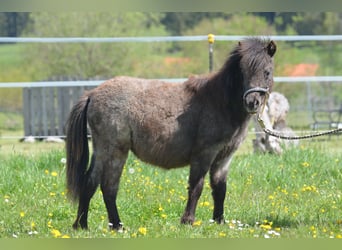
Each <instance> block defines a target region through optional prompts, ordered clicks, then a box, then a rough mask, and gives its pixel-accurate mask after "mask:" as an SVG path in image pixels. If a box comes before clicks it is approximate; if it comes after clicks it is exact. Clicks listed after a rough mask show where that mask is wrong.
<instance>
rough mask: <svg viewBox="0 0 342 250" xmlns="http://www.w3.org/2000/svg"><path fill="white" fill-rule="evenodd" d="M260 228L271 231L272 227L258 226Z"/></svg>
mask: <svg viewBox="0 0 342 250" xmlns="http://www.w3.org/2000/svg"><path fill="white" fill-rule="evenodd" d="M260 228H262V229H265V230H271V229H272V226H271V225H266V224H262V225H261V226H260Z"/></svg>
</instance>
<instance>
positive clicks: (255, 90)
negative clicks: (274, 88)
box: [242, 87, 270, 106]
mask: <svg viewBox="0 0 342 250" xmlns="http://www.w3.org/2000/svg"><path fill="white" fill-rule="evenodd" d="M269 91H270V89H269V88H268V87H267V88H262V87H255V88H251V89H248V90H247V91H246V92H245V93H244V94H243V97H242V98H243V100H246V97H247V96H248V95H249V94H251V93H262V94H265V95H266V100H265V103H264V106H265V104H266V102H267V99H268V96H269V94H270V92H269Z"/></svg>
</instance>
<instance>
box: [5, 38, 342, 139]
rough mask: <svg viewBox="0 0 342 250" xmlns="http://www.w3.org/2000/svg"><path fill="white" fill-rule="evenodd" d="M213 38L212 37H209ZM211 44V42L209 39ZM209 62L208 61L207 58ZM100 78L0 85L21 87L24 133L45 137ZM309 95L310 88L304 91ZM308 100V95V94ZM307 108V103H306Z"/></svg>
mask: <svg viewBox="0 0 342 250" xmlns="http://www.w3.org/2000/svg"><path fill="white" fill-rule="evenodd" d="M244 37H245V36H215V40H217V41H237V40H241V39H243V38H244ZM211 38H212V37H211ZM269 38H270V39H274V40H276V41H342V36H339V35H337V36H269ZM207 39H208V36H182V37H117V38H80V37H76V38H8V37H2V38H1V37H0V43H11V42H15V43H51V42H54V43H83V42H85V43H88V42H97V43H101V42H170V41H184V42H185V41H203V40H207ZM209 43H210V42H209ZM209 61H210V60H209ZM162 80H166V81H184V79H162ZM274 80H275V82H283V83H298V82H305V83H306V85H307V87H308V88H309V87H310V85H309V83H310V82H338V83H342V77H340V76H327V77H275V78H274ZM100 83H101V81H58V82H53V81H48V82H26V83H25V82H19V83H0V88H4V87H5V88H14V87H18V88H23V115H24V133H25V136H35V137H46V136H64V124H65V122H66V119H67V115H68V113H69V111H70V109H71V107H72V105H73V104H74V103H75V101H76V100H77V99H78V98H79V97H80V95H81V94H82V93H83V92H84V91H85V90H87V89H91V88H93V87H95V86H97V85H98V84H100ZM307 93H308V95H310V90H309V91H308V92H307ZM308 100H310V97H309V96H308ZM308 107H310V103H309V102H308Z"/></svg>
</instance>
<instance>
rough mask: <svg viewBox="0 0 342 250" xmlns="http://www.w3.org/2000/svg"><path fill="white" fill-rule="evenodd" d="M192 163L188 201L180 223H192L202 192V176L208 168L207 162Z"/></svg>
mask: <svg viewBox="0 0 342 250" xmlns="http://www.w3.org/2000/svg"><path fill="white" fill-rule="evenodd" d="M199 162H201V161H198V162H196V163H192V164H191V167H190V176H189V187H188V201H187V204H186V207H185V211H184V214H183V216H182V218H181V223H182V224H193V223H194V221H195V211H196V206H197V202H198V199H199V197H200V196H201V194H202V190H203V183H204V177H205V175H206V173H207V172H208V170H209V164H206V165H202V164H203V163H201V164H200V163H199Z"/></svg>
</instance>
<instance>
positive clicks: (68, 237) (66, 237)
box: [61, 234, 70, 239]
mask: <svg viewBox="0 0 342 250" xmlns="http://www.w3.org/2000/svg"><path fill="white" fill-rule="evenodd" d="M61 238H62V239H70V236H69V235H67V234H64V235H63V236H62V237H61Z"/></svg>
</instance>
